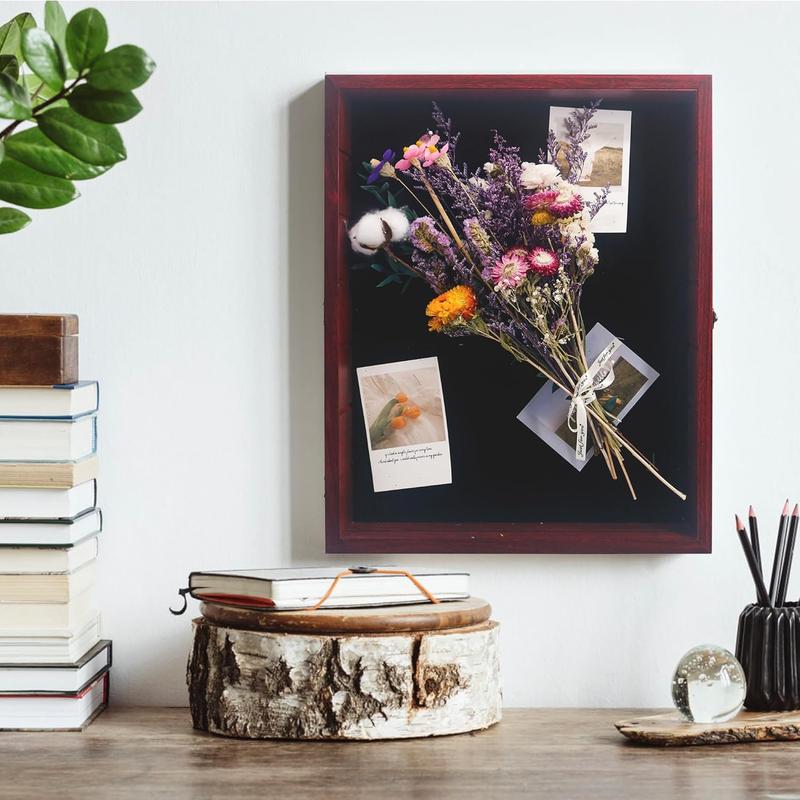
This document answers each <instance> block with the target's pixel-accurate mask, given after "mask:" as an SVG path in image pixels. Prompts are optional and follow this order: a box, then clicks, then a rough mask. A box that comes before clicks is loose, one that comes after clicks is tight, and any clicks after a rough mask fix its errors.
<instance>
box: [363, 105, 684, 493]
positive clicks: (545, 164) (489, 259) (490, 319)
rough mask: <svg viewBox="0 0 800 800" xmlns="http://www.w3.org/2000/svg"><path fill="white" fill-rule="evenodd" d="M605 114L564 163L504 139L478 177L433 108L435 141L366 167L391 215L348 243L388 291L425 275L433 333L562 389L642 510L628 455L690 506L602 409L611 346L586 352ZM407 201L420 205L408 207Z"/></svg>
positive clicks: (580, 451) (584, 435)
mask: <svg viewBox="0 0 800 800" xmlns="http://www.w3.org/2000/svg"><path fill="white" fill-rule="evenodd" d="M598 105H599V102H598V103H594V104H592V105H591V106H589V107H587V108H583V109H577V110H576V111H574V112H573V113H572V114H571V115H570V117H569V118H568V120H567V141H566V144H565V145H564V147H563V150H562V152H561V153H560V152H559V150H560V149H561V147H562V145H561V144H559V142H558V141H557V140H556V136H555V133H554V132H553V131H550V133H549V135H548V139H547V144H546V148H545V150H543V151H540V152H539V159H538V163H529V162H526V161H522V159H521V157H520V152H519V148H517V147H512V146H510V145H509V144H508V143H507V142H506V141H505V140H504V139H503V138H502V136H500V134H498V133H497V132H495V133H494V142H493V146H492V148H491V149H490V151H489V160H488V161H487V162H486V163H485V164H484V165H483V167H482V168H480V169H478V170H475V171H473V172H470V171H469V170H468V168H467V166H466V165H464V166H461V167H459V166H457V164H456V161H455V149H456V145H457V143H458V134H456V133H454V132H453V131H452V130H451V121H450V120H449V119H447V118H445V116H444V114H443V113H442V111H441V110H440V109H439V108H438V106H436V105H435V104H434V113H433V122H434V127H435V131H429V132H427V133H425V134H424V135H422V136H421V137H420V138H419V140H418V141H417V142H415V143H414V144H412V145H410V146H408V147H405V148H404V149H403V155H402V158H400V159H396V155H395V153H394V152H393V151H392V150H390V149H389V150H386V151H385V152H384V153H383V155H382V157H381V158H380V159H373V160H372V161H371V162H369V163H368V164H366V163H365V168H366V170H367V173H368V174H366V175H365V177H366V185H365V188H366V189H367V191H369V192H370V193H372V194H373V195H374V196H375V198H376V199H377V200H379V201H380V202H381V203H382V204H384V205H385V206H386V207H385V208H382V209H381V210H378V211H371V212H368V213H367V214H365V215H364V216H363V217H361V219H359V220H358V222H356V224H355V225H353V227H352V228H351V229H350V231H349V235H350V241H351V244H352V247H353V249H354V250H355V251H356V252H358V253H361V254H364V255H368V256H373V257H376V258H374V259H372V261H373V263H371V264H370V266H372V267H373V268H374V269H376V270H377V271H380V272H383V273H384V278H383V280H382V281H381V282H380V284H379V286H385V285H389V284H393V283H395V284H401V285H403V284H406V283H407V282H408V281H410V280H413V279H414V278H421V279H422V280H423V281H425V283H427V284H428V285H429V286H430V287H431V289H432V290H433V291H434V292H435V294H436V297H435V298H434V299H433V300H431V301H430V303H428V306H427V309H426V314H427V316H428V327H429V329H430V330H431V331H436V332H441V333H444V334H447V335H449V336H462V335H469V334H471V335H476V336H481V337H483V338H486V339H490V340H492V341H494V342H496V343H497V344H499V345H500V346H501V347H502V348H503V349H505V350H507V351H508V352H509V353H511V354H512V355H513V356H514V358H516V359H517V360H519V361H521V362H524V363H526V364H529V365H530V366H532V367H534V368H535V369H536V370H537V371H538V372H539V373H541V374H542V375H543V376H544V377H546V378H548V379H549V380H551V381H552V382H553V383H554V384H556V385H557V386H559V387H560V388H561V389H563V391H564V392H566V394H567V395H568V396H569V397H571V403H570V411H569V417H568V422H569V426H570V429H571V430H572V431H573V432H575V433H576V438H577V442H578V443H577V445H576V456H577V457H578V458H579V459H584V458H585V457H586V456H585V454H586V448H587V446H588V441H587V440H588V439H589V438H591V440H592V441H593V442H594V445H595V446H596V448H597V451H598V452H599V453H600V455H601V456H602V458H603V459H604V461H605V464H606V466H607V468H608V471H609V473H610V475H611V477H612V478H613V479H615V480H616V479H617V477H618V474H619V473H621V474H622V475H623V477H624V479H625V481H626V483H627V485H628V488H629V490H630V493H631V495H632V496H633V498H634V499H635V498H636V493H635V491H634V488H633V484H632V482H631V479H630V476H629V473H628V469H627V467H626V463H625V456H626V455H629V456H631V457H632V458H634V459H635V460H637V461H639V462H640V463H641V464H642V465H643V466H644V467H645V469H647V470H648V471H649V472H650V473H651V474H652V475H654V476H655V477H656V478H657V479H658V480H659V481H660V482H661V483H662V484H664V485H665V486H666V487H667V488H668V489H670V490H671V491H672V492H674V493H675V494H676V495H678V496H679V497H680V498H682V499H685V498H686V495H684V494H683V493H682V492H681V491H680V490H679V489H677V488H676V487H675V486H673V485H672V484H671V483H670V482H669V481H668V480H667V479H666V478H664V476H662V475H661V474H660V472H659V471H658V470H657V469H656V467H655V466H654V465H653V464H652V463H651V462H650V461H649V460H648V459H647V458H645V456H643V455H642V453H641V452H640V451H639V450H638V449H637V448H636V447H635V446H634V445H633V444H632V443H631V442H630V441H629V440H628V439H627V438H626V437H625V436H624V435H623V434H622V433H620V431H619V430H618V429H617V425H616V419H615V418H614V416H613V415H612V414H610V413H609V412H608V411H607V410H605V409H604V408H603V407H602V405H601V404H600V403H599V402H598V401H597V398H596V393H595V392H596V390H599V389H600V387H601V386H607V385H609V384H610V383H611V382H612V381H613V368H612V366H611V363H612V362H611V355H612V353H613V343H612V345H611V346H610V347H609V348H606V350H605V351H604V353H603V354H601V356H599V357H598V359H596V360H595V361H594V362H592V363H590V362H589V360H588V359H587V355H586V351H585V348H584V342H585V338H586V331H585V328H584V324H583V318H582V315H581V306H580V304H581V295H582V292H583V285H584V283H585V281H586V279H587V278H589V277H590V276H591V275H592V274H593V273H594V271H595V268H596V267H597V265H598V262H599V254H598V251H597V249H596V247H595V239H594V235H593V234H592V232H591V230H590V223H591V220H592V218H593V217H594V215H595V214H596V213H597V212H598V211H599V210H600V208H602V206H603V205H604V203H605V201H606V197H607V195H608V188H606V189H604V190H602V191H600V192H598V193H597V194H596V195H595V196H594V199H593V200H591V201H589V202H585V201H584V199H583V198H582V197H581V195H580V194H579V192H578V189H577V186H576V184H577V181H578V180H579V178H580V175H581V170H582V167H583V163H584V161H585V158H586V153H585V151H584V150H583V149H582V147H581V145H582V143H583V142H585V141H586V139H587V138H588V136H589V132H590V130H591V129H592V128H593V125H592V122H591V120H592V116H593V114H594V112H595V110H596V108H597V106H598ZM381 179H384V180H383V181H382V180H381ZM401 195H402V196H407V197H408V198H409V200H408V202H409V205H406V206H401V205H400V201H399V197H400V196H401ZM412 205H413V208H412V207H411V206H412Z"/></svg>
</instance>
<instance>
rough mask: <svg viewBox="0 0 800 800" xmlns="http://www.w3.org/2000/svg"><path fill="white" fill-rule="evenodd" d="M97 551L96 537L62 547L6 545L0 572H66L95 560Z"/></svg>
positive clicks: (0, 553)
mask: <svg viewBox="0 0 800 800" xmlns="http://www.w3.org/2000/svg"><path fill="white" fill-rule="evenodd" d="M98 550H99V547H98V541H97V536H89V537H87V538H86V539H84V540H83V541H81V542H78V544H74V545H72V544H70V545H64V546H63V547H52V546H51V547H41V546H35V545H34V546H31V545H24V546H21V545H5V546H4V547H0V575H23V574H28V573H31V574H49V575H63V574H66V573H69V572H74V571H75V570H76V569H80V568H81V567H82V566H84V565H85V564H88V563H89V562H90V561H93V560H94V559H95V558H96V557H97V552H98Z"/></svg>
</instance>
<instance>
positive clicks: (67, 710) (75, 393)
mask: <svg viewBox="0 0 800 800" xmlns="http://www.w3.org/2000/svg"><path fill="white" fill-rule="evenodd" d="M2 328H3V319H2V318H0V332H1V331H2ZM1 340H2V335H0V356H2V341H1ZM5 374H6V373H4V371H3V363H2V357H0V384H3V382H4V381H3V379H4V377H5ZM58 374H59V375H60V374H62V373H58ZM19 375H20V373H19V370H17V371H16V372H15V374H14V377H15V380H18V379H19ZM98 400H99V390H98V384H97V383H96V382H90V381H84V382H75V383H71V384H62V385H55V386H21V385H0V729H3V730H30V729H37V730H59V729H69V730H73V729H80V728H82V727H84V726H85V725H86V724H88V722H89V721H91V720H92V719H93V718H94V717H95V716H96V715H97V713H99V711H100V710H101V709H102V708H103V707H104V706H105V703H106V700H107V693H108V670H109V668H110V666H111V643H110V642H108V641H101V639H100V619H99V614H98V612H97V608H96V605H95V598H94V583H95V559H96V557H97V551H98V535H99V533H100V531H101V529H102V514H101V511H100V509H99V508H98V507H97V480H96V479H97V456H96V446H97V408H98Z"/></svg>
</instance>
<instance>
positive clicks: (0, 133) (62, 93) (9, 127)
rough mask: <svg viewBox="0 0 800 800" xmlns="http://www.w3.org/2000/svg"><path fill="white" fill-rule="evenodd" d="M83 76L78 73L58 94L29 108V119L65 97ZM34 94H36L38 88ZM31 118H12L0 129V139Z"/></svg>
mask: <svg viewBox="0 0 800 800" xmlns="http://www.w3.org/2000/svg"><path fill="white" fill-rule="evenodd" d="M84 77H85V75H84V74H83V73H81V74H80V75H78V77H77V78H75V80H74V81H72V83H70V84H69V85H68V86H65V87H64V88H63V89H62V90H61V91H60V92H59V93H58V94H54V95H53V96H52V97H51V98H50V99H49V100H45V101H44V102H42V103H39V105H38V106H34V107H33V109H31V119H34V118H35V117H36V115H37V114H39V113H41V112H42V111H44V110H45V109H46V108H49V107H50V106H51V105H53V103H57V102H58V101H59V100H63V99H64V98H65V97H67V95H68V94H69V93H70V92H71V91H72V90H73V89H74V88H75V86H76V85H77V84H78V83H79V82H80V81H82V80H83V79H84ZM36 94H38V90H37V92H36ZM36 94H34V97H35V96H36ZM31 119H17V120H14V122H12V123H11V124H10V125H6V127H5V128H3V130H1V131H0V139H5V138H7V137H8V136H10V135H11V134H12V133H13V132H14V131H15V130H16V129H17V127H18V126H19V125H20V124H21V123H23V122H30V121H31Z"/></svg>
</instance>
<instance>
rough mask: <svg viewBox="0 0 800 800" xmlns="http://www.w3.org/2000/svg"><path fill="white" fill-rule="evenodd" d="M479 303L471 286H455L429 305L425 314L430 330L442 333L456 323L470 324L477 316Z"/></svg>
mask: <svg viewBox="0 0 800 800" xmlns="http://www.w3.org/2000/svg"><path fill="white" fill-rule="evenodd" d="M477 307H478V302H477V300H476V299H475V293H474V292H473V291H472V289H470V288H469V286H454V287H453V288H452V289H448V291H446V292H444V294H440V295H439V296H438V297H435V298H434V299H433V300H431V301H430V303H428V306H427V308H426V309H425V314H426V315H427V316H429V317H430V319H429V320H428V328H429V329H430V330H432V331H440V330H442V328H444V327H445V326H446V325H452V324H453V323H454V322H469V321H470V320H471V319H472V318H473V317H474V316H475V314H476V312H477Z"/></svg>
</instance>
